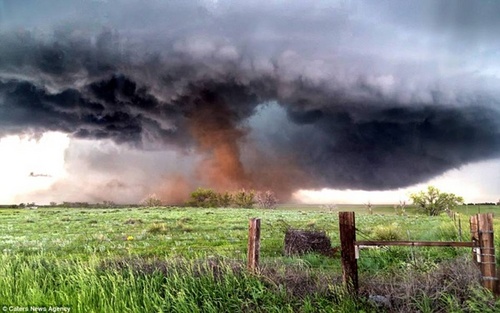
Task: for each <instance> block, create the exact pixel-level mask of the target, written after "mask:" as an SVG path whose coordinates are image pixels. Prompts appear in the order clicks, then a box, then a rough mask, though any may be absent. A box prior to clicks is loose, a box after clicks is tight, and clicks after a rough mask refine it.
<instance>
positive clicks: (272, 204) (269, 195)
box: [256, 190, 278, 209]
mask: <svg viewBox="0 0 500 313" xmlns="http://www.w3.org/2000/svg"><path fill="white" fill-rule="evenodd" d="M256 200H257V206H258V207H259V208H261V209H275V208H276V205H277V204H278V198H276V195H275V194H274V192H272V191H271V190H267V191H265V192H262V191H260V192H258V193H257V196H256Z"/></svg>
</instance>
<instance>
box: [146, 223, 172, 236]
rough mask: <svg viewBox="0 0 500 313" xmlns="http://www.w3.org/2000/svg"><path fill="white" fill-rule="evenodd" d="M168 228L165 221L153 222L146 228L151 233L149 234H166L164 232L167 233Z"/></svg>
mask: <svg viewBox="0 0 500 313" xmlns="http://www.w3.org/2000/svg"><path fill="white" fill-rule="evenodd" d="M168 230H169V229H168V226H167V224H165V223H153V225H151V226H150V227H149V228H148V233H151V234H166V233H168Z"/></svg>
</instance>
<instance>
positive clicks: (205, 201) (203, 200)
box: [187, 188, 220, 208]
mask: <svg viewBox="0 0 500 313" xmlns="http://www.w3.org/2000/svg"><path fill="white" fill-rule="evenodd" d="M190 198H191V199H190V200H189V201H188V202H187V204H188V205H189V206H193V207H198V208H215V207H218V206H219V200H220V199H219V198H220V195H219V194H217V193H216V192H215V191H213V190H212V189H205V188H198V189H196V190H195V191H193V192H192V193H191V195H190Z"/></svg>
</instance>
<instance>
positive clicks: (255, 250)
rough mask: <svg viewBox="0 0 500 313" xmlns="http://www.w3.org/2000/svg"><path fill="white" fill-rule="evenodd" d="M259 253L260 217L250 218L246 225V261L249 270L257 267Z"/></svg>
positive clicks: (253, 270)
mask: <svg viewBox="0 0 500 313" xmlns="http://www.w3.org/2000/svg"><path fill="white" fill-rule="evenodd" d="M259 254H260V218H251V219H250V224H249V227H248V263H247V267H248V269H249V270H250V271H252V272H255V271H257V270H258V268H259Z"/></svg>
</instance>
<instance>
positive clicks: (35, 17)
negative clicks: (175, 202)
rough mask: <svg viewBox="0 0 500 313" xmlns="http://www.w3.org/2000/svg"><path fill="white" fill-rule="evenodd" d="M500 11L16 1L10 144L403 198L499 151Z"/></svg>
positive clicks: (488, 6) (224, 183)
mask: <svg viewBox="0 0 500 313" xmlns="http://www.w3.org/2000/svg"><path fill="white" fill-rule="evenodd" d="M499 14H500V4H498V3H497V2H470V1H439V2H437V1H421V2H412V1H377V2H373V1H315V2H312V3H311V2H309V1H147V2H144V1H135V0H121V1H119V0H114V1H113V0H109V1H90V0H88V1H83V0H81V1H56V0H53V1H43V2H41V1H22V2H20V1H8V0H4V1H3V2H2V1H0V135H1V136H4V135H8V134H30V135H33V134H34V135H36V134H41V133H43V132H46V131H60V132H64V133H67V134H69V135H70V136H71V137H73V138H83V139H89V140H103V139H109V140H112V141H114V142H115V143H117V144H119V145H122V146H126V147H129V148H130V149H134V150H139V151H140V150H147V151H149V150H161V151H172V150H174V151H178V152H179V153H181V154H183V155H185V156H186V158H191V159H192V163H193V164H191V165H189V166H186V165H185V164H184V165H183V166H184V167H186V168H188V167H191V169H190V170H186V171H185V172H186V174H185V176H184V177H177V178H176V179H178V181H179V183H180V184H182V185H183V186H185V185H188V186H190V185H192V186H195V185H206V186H210V187H213V188H217V189H234V188H239V187H251V188H256V189H266V188H272V189H275V190H277V191H279V193H280V194H281V195H282V197H284V196H286V195H289V194H290V193H291V192H293V191H294V190H297V189H300V188H324V187H330V188H336V189H343V188H355V189H365V190H382V189H391V188H398V187H405V186H409V185H412V184H415V183H419V182H423V181H426V180H428V179H430V178H432V177H435V176H437V175H439V174H442V173H443V172H445V171H446V170H449V169H452V168H458V167H460V166H462V165H465V164H468V163H471V162H475V161H481V160H485V159H492V158H497V157H499V156H500V104H499V101H500V93H499V92H498V85H499V79H498V78H499V75H500V61H498V59H499V58H498V52H497V51H499V50H498V49H499V48H500V38H499V37H498V36H496V35H495V33H496V30H497V29H498V27H499V26H500V25H498V24H499V22H498V19H497V16H498V15H499ZM165 162H167V160H166V161H165ZM135 166H138V167H140V166H141V165H140V164H135ZM188 172H189V173H188ZM165 174H166V175H167V174H168V173H165ZM174 185H175V186H178V185H179V184H172V186H174ZM172 188H174V187H172ZM186 189H187V188H186Z"/></svg>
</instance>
